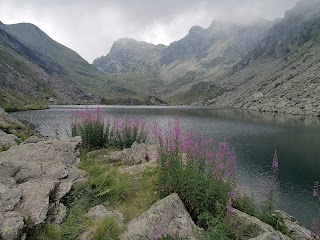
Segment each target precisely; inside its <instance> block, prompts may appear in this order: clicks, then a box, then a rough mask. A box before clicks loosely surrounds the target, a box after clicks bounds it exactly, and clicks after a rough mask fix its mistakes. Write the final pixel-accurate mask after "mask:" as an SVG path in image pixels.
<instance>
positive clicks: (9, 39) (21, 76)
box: [0, 0, 320, 116]
mask: <svg viewBox="0 0 320 240" xmlns="http://www.w3.org/2000/svg"><path fill="white" fill-rule="evenodd" d="M319 59H320V1H319V0H304V1H300V2H298V3H297V4H296V6H294V7H293V8H292V9H290V10H288V11H286V13H285V15H284V17H283V18H281V19H276V20H273V21H267V20H264V19H256V20H255V21H252V22H251V23H247V24H241V23H237V24H235V23H232V22H227V21H213V22H212V24H211V25H210V26H209V27H208V28H206V29H205V28H202V27H200V26H194V27H192V28H191V29H190V31H189V33H188V34H187V35H186V36H185V37H184V38H182V39H180V40H179V41H176V42H173V43H171V44H170V45H169V46H165V45H162V44H159V45H155V44H151V43H146V42H142V41H136V40H134V39H129V38H123V39H119V40H118V41H116V42H115V43H114V44H113V46H112V48H111V50H110V52H109V53H108V54H107V55H106V56H102V57H99V58H97V59H96V60H94V62H93V64H89V63H88V62H86V61H85V60H84V59H83V58H81V57H80V56H79V55H78V54H77V53H76V52H75V51H73V50H71V49H69V48H67V47H65V46H63V45H61V44H59V43H58V42H56V41H54V40H53V39H51V38H50V37H49V36H48V35H46V34H45V33H44V32H43V31H41V30H40V29H39V28H38V27H36V26H35V25H32V24H29V23H19V24H12V25H5V24H3V23H1V22H0V106H2V107H4V108H6V109H10V108H13V110H14V109H16V108H33V107H35V108H39V107H43V106H45V105H48V104H57V103H60V104H98V103H100V104H153V105H154V104H157V105H163V104H167V103H168V104H172V105H174V104H176V105H180V104H184V105H213V106H222V107H237V108H238V107H239V108H245V109H251V110H257V111H271V112H279V113H282V112H283V113H291V114H307V115H314V116H320V105H319V102H320V98H319V97H320V72H319V70H318V69H320V60H319Z"/></svg>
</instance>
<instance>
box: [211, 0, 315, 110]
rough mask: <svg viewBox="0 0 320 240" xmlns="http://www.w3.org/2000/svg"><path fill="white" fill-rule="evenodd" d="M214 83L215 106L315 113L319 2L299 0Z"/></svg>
mask: <svg viewBox="0 0 320 240" xmlns="http://www.w3.org/2000/svg"><path fill="white" fill-rule="evenodd" d="M233 69H234V70H235V71H236V72H235V74H234V75H233V76H231V77H230V78H227V79H224V80H223V81H221V82H220V83H219V85H218V86H216V88H217V89H224V90H225V91H224V93H223V94H222V95H221V96H219V97H217V98H213V99H208V100H209V102H212V103H214V104H216V105H219V106H232V107H241V108H246V109H252V110H259V111H272V112H283V113H292V114H308V115H314V116H320V105H319V103H320V72H319V69H320V2H319V1H315V0H309V1H304V2H299V3H298V4H297V5H296V6H295V7H294V8H293V9H291V10H288V11H287V12H286V14H285V17H284V18H283V19H282V20H281V21H280V22H278V23H277V24H276V25H275V26H274V27H273V28H271V29H270V31H269V33H268V35H267V36H266V37H265V38H264V39H262V40H261V41H260V42H259V44H257V46H256V47H255V48H254V49H253V50H252V51H251V52H250V53H249V54H248V55H247V56H246V57H245V58H244V59H243V60H242V61H240V62H239V63H238V64H236V65H235V66H234V68H233Z"/></svg>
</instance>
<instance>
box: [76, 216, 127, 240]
mask: <svg viewBox="0 0 320 240" xmlns="http://www.w3.org/2000/svg"><path fill="white" fill-rule="evenodd" d="M82 229H84V231H85V235H86V237H87V238H89V239H94V240H113V239H114V240H116V239H118V235H119V234H120V233H121V228H120V227H119V226H118V224H117V222H116V220H115V219H114V218H105V219H102V220H101V221H95V220H93V219H91V218H85V219H84V220H83V222H82Z"/></svg>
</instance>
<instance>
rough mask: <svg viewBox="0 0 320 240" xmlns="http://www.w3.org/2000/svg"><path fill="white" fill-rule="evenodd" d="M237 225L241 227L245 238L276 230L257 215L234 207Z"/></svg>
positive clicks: (233, 211) (234, 217)
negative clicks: (254, 215) (251, 214)
mask: <svg viewBox="0 0 320 240" xmlns="http://www.w3.org/2000/svg"><path fill="white" fill-rule="evenodd" d="M232 213H233V219H234V221H235V224H236V226H237V227H238V228H239V229H241V231H242V234H243V236H244V238H245V239H250V238H256V237H258V236H260V235H262V234H265V233H271V232H274V231H275V230H274V228H273V227H271V226H270V225H268V224H266V223H264V222H262V221H261V220H259V219H258V218H256V217H253V216H250V215H248V214H246V213H244V212H241V211H239V210H237V209H232Z"/></svg>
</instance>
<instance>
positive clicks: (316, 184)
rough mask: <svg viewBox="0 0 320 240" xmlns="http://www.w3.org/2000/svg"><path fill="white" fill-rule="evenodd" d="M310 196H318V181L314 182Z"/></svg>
mask: <svg viewBox="0 0 320 240" xmlns="http://www.w3.org/2000/svg"><path fill="white" fill-rule="evenodd" d="M312 196H313V197H318V196H319V182H318V181H317V182H315V183H314V185H313V190H312Z"/></svg>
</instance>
